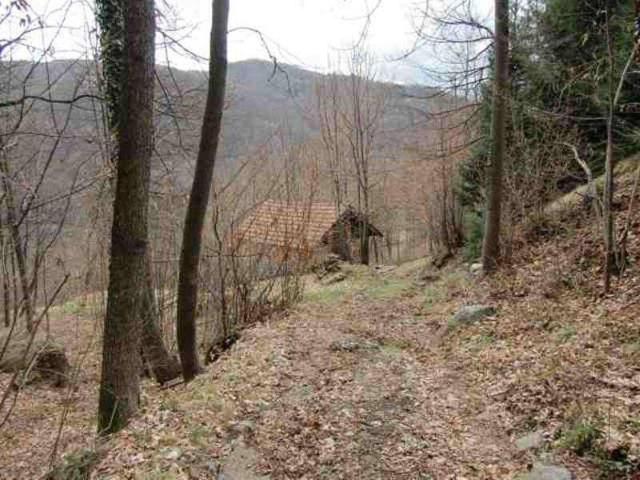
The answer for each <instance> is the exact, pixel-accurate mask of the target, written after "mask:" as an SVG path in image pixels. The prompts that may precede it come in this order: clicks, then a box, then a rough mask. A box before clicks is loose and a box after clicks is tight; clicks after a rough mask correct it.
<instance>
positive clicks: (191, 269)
mask: <svg viewBox="0 0 640 480" xmlns="http://www.w3.org/2000/svg"><path fill="white" fill-rule="evenodd" d="M228 21H229V0H213V25H212V28H211V39H210V51H211V53H210V60H209V86H208V93H207V103H206V107H205V113H204V119H203V121H202V131H201V136H200V147H199V150H198V159H197V161H196V170H195V175H194V178H193V185H192V187H191V195H190V197H189V206H188V207H187V215H186V219H185V224H184V231H183V236H182V251H181V254H180V276H179V280H178V312H177V337H178V348H179V350H180V359H181V361H182V374H183V376H184V379H185V381H187V382H188V381H190V380H192V379H193V378H194V377H195V376H196V375H197V374H198V373H199V372H200V371H201V367H200V362H199V360H198V352H197V344H196V307H197V305H198V267H199V264H200V251H201V249H202V230H203V227H204V217H205V214H206V210H207V205H208V203H209V195H210V192H211V182H212V179H213V169H214V165H215V161H216V155H217V151H218V143H219V137H220V130H221V128H222V111H223V109H224V96H225V90H226V77H227V26H228Z"/></svg>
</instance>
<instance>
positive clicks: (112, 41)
mask: <svg viewBox="0 0 640 480" xmlns="http://www.w3.org/2000/svg"><path fill="white" fill-rule="evenodd" d="M124 4H125V0H99V1H98V2H96V7H97V8H96V10H97V12H96V15H97V17H98V23H99V24H100V48H101V51H102V70H103V78H104V81H105V85H104V89H105V98H106V107H107V121H108V125H109V130H110V132H109V133H110V134H111V135H112V136H113V138H114V139H117V138H118V136H119V130H120V128H119V122H120V120H121V118H120V117H121V115H120V109H121V105H122V98H121V97H122V91H123V88H122V87H123V86H122V72H123V70H124V65H125V61H126V58H125V55H124V50H123V47H124V43H125V33H124V8H125V5H124ZM116 147H117V145H116ZM110 154H111V156H112V159H113V163H114V164H117V162H118V152H117V148H115V149H113V151H110ZM145 268H146V271H145V283H144V288H145V289H146V291H145V292H144V297H143V302H144V304H143V307H142V321H143V331H142V355H143V360H144V361H145V362H146V363H147V364H149V367H150V369H151V372H152V373H153V376H154V377H155V379H156V381H157V382H158V383H160V384H163V383H166V382H168V381H170V380H173V379H175V378H177V377H179V376H180V364H179V363H178V362H177V360H176V359H175V358H174V357H173V356H172V355H171V354H170V353H169V351H168V349H167V347H166V346H165V344H164V341H163V339H162V332H161V330H160V327H159V325H158V323H157V321H158V315H157V313H158V309H157V306H156V302H155V294H154V291H153V281H152V277H151V259H150V252H147V255H146V257H145Z"/></svg>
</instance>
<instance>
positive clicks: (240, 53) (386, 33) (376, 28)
mask: <svg viewBox="0 0 640 480" xmlns="http://www.w3.org/2000/svg"><path fill="white" fill-rule="evenodd" d="M29 1H30V4H31V7H32V10H33V11H34V13H35V14H37V15H39V16H40V17H41V18H43V19H44V21H45V23H46V24H47V25H49V26H54V25H59V24H60V23H61V22H60V19H61V18H65V21H64V29H63V30H61V31H58V30H56V29H54V28H49V29H48V30H47V32H48V33H47V34H46V35H42V34H39V36H38V38H37V40H38V42H40V44H41V45H44V44H46V43H47V42H48V41H50V38H52V37H53V36H54V35H55V36H56V40H55V42H54V44H53V45H54V49H55V53H54V57H57V58H68V57H77V56H81V55H83V54H85V53H86V52H85V51H86V46H87V45H88V44H89V43H90V42H91V40H90V38H92V35H91V34H90V27H89V25H91V24H92V15H93V14H92V8H93V6H92V4H93V2H92V1H90V0H29ZM426 1H427V0H231V19H230V29H231V30H234V29H237V28H240V27H248V28H252V29H257V30H259V31H260V32H262V33H263V35H264V38H265V40H266V43H267V45H268V47H269V49H270V50H271V52H272V53H273V54H274V55H276V57H277V58H278V59H279V61H281V62H284V63H291V64H296V65H300V66H302V67H304V68H308V69H313V70H320V71H326V70H328V69H330V68H331V66H333V67H335V65H336V62H337V58H338V57H339V56H340V55H341V54H342V56H344V55H345V52H346V51H347V50H348V49H349V48H350V47H352V46H353V45H354V44H355V43H356V42H358V40H359V39H360V38H361V36H362V32H363V29H364V28H365V26H366V25H367V12H370V11H372V9H374V7H375V6H376V5H378V2H380V3H379V5H378V7H377V8H376V9H375V10H374V13H373V15H372V16H371V21H370V23H369V29H368V35H367V40H366V43H367V48H368V50H369V51H371V52H372V53H373V55H375V57H376V58H377V60H378V68H377V70H378V72H379V76H380V77H383V78H385V79H388V80H395V81H402V82H419V81H422V79H421V78H420V77H421V75H420V73H419V71H418V70H417V69H416V68H414V64H416V63H424V62H428V61H429V51H428V49H426V50H424V51H422V52H421V53H420V54H419V55H417V56H415V57H414V58H413V59H412V60H409V61H402V62H398V61H397V60H396V59H397V57H399V56H400V55H402V54H403V53H404V52H406V51H407V50H408V49H410V48H411V46H412V45H413V43H414V42H415V39H416V36H415V29H416V28H415V27H416V23H417V22H418V21H419V18H420V16H419V12H420V9H422V8H424V5H425V3H426ZM432 1H433V0H432ZM441 1H446V0H441ZM162 2H165V3H166V4H168V5H169V6H170V7H171V8H172V9H173V12H170V13H169V14H168V15H167V18H168V19H169V20H167V21H164V22H162V23H163V28H167V30H168V31H170V34H171V36H172V37H173V38H175V39H179V40H180V43H181V44H182V45H184V46H185V47H186V49H188V50H189V51H192V52H193V53H195V54H197V55H199V56H202V57H206V56H207V55H208V43H209V29H210V26H211V1H210V0H157V4H158V5H160V6H162ZM476 3H477V9H478V11H479V13H480V14H481V15H483V16H487V15H490V13H491V3H492V2H491V0H476ZM163 10H165V11H166V10H167V9H166V7H163ZM0 28H3V29H4V30H7V27H6V26H0ZM174 28H177V29H176V30H174ZM8 34H10V33H8V32H0V38H7V36H8ZM161 40H162V38H161V37H160V36H158V41H159V42H161ZM18 55H20V54H18ZM22 55H24V52H23V53H22ZM169 55H170V58H169V60H170V62H171V63H172V64H173V65H175V66H177V67H179V68H185V69H204V68H206V62H202V61H200V62H199V61H197V60H196V59H195V58H193V57H190V56H189V55H187V54H186V53H185V52H173V53H170V54H169ZM229 58H230V60H231V61H239V60H246V59H250V58H262V59H267V58H268V53H267V50H266V48H265V46H264V45H263V44H262V43H261V41H260V38H259V37H258V36H257V35H256V34H254V33H250V32H247V31H235V32H233V33H231V35H230V37H229ZM158 61H160V62H162V63H166V60H165V53H164V52H163V51H159V52H158Z"/></svg>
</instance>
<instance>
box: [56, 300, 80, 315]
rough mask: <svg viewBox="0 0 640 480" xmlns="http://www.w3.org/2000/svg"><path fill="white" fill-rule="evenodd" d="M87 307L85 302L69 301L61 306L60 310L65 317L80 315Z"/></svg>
mask: <svg viewBox="0 0 640 480" xmlns="http://www.w3.org/2000/svg"><path fill="white" fill-rule="evenodd" d="M86 306H87V304H86V303H85V302H84V300H77V299H76V300H69V301H68V302H65V303H63V304H62V305H61V306H60V310H62V313H64V314H65V315H80V314H81V313H82V312H83V311H84V309H85V308H86Z"/></svg>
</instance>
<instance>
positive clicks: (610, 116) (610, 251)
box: [602, 9, 624, 293]
mask: <svg viewBox="0 0 640 480" xmlns="http://www.w3.org/2000/svg"><path fill="white" fill-rule="evenodd" d="M609 22H610V12H609V10H608V9H607V53H608V55H609V70H608V80H609V101H608V105H607V109H608V112H607V150H606V157H605V174H604V198H603V202H602V204H603V216H604V268H603V283H604V292H605V293H608V292H609V290H610V289H611V274H612V273H613V269H614V267H615V263H616V261H615V243H614V241H615V238H614V233H613V211H612V204H613V188H614V184H613V169H614V167H615V163H614V162H615V158H614V152H613V121H614V111H613V110H614V107H615V103H616V100H615V87H614V84H613V75H614V58H613V44H612V43H613V42H612V38H611V31H610V24H609ZM623 78H624V77H623Z"/></svg>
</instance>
